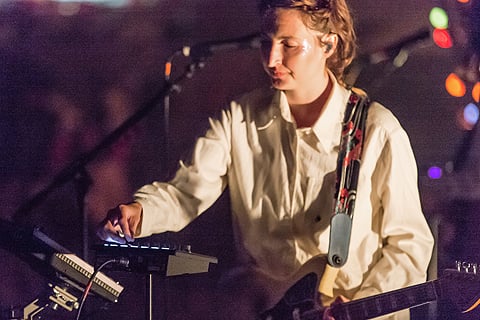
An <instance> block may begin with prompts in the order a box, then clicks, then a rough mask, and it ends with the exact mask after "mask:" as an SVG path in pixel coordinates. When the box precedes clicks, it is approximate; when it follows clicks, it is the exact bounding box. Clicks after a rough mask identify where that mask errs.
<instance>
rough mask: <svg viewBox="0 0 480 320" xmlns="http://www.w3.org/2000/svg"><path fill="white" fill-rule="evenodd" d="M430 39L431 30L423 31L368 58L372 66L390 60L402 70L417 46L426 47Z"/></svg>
mask: <svg viewBox="0 0 480 320" xmlns="http://www.w3.org/2000/svg"><path fill="white" fill-rule="evenodd" d="M429 39H431V36H430V30H428V29H423V30H420V31H418V32H416V33H414V34H411V35H410V36H408V37H406V38H404V39H402V40H400V41H398V42H397V43H395V44H393V45H391V46H389V47H387V48H384V49H382V50H379V51H376V52H373V53H371V54H369V55H367V56H366V58H367V60H368V62H369V63H370V64H372V65H374V64H378V63H381V62H384V61H387V60H390V61H392V62H393V64H394V66H395V67H397V68H400V67H402V66H403V65H404V64H405V62H406V61H407V59H408V56H409V53H410V51H412V50H413V49H415V48H416V47H417V46H420V45H425V42H426V41H427V40H429Z"/></svg>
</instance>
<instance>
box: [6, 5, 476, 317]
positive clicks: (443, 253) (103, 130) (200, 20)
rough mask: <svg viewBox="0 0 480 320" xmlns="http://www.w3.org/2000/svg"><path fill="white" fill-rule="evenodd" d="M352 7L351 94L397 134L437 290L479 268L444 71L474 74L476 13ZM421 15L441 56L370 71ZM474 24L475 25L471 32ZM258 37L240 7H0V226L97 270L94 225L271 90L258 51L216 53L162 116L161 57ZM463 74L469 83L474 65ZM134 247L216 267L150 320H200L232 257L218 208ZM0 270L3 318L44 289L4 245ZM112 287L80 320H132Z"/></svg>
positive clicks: (130, 308) (224, 201)
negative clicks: (215, 118)
mask: <svg viewBox="0 0 480 320" xmlns="http://www.w3.org/2000/svg"><path fill="white" fill-rule="evenodd" d="M350 5H351V7H352V9H353V14H354V18H355V21H356V26H357V33H358V36H359V49H360V58H359V59H358V60H357V61H356V62H355V69H353V71H352V73H351V74H350V78H349V79H350V83H351V84H355V85H357V86H359V87H361V88H364V89H365V90H367V92H368V93H369V94H370V96H371V97H372V98H373V99H376V100H378V101H380V102H381V103H383V104H384V105H386V106H387V107H389V108H390V109H391V110H392V111H393V112H394V113H395V115H396V116H397V117H398V118H399V119H400V121H401V123H402V124H403V126H404V127H405V129H406V131H407V132H408V134H409V136H410V139H411V142H412V146H413V149H414V152H415V155H416V157H417V162H418V167H419V186H420V191H421V196H422V202H423V207H424V211H425V214H426V216H427V218H428V221H429V223H430V225H431V227H432V230H433V231H434V233H435V235H436V238H437V248H436V252H435V255H434V258H433V259H432V263H431V270H430V278H432V279H435V278H437V276H440V275H441V273H442V270H444V269H445V268H452V267H454V266H455V261H456V260H462V261H464V260H465V261H469V262H477V261H479V260H480V259H478V258H479V254H478V253H477V250H476V249H478V247H479V245H478V240H477V234H478V232H477V229H478V228H477V226H478V222H479V218H478V217H477V216H478V215H477V208H478V206H479V199H480V184H479V183H480V170H479V169H478V166H477V157H478V155H479V152H480V150H478V138H477V137H476V129H475V128H474V129H473V130H470V131H466V130H464V129H463V128H462V126H461V125H460V123H461V122H460V121H459V114H460V112H461V110H462V108H463V107H464V106H465V105H466V104H467V103H469V102H472V101H473V99H472V97H471V95H470V92H471V88H472V85H473V81H470V82H468V83H467V90H468V92H467V94H466V96H465V97H463V98H454V97H451V96H449V95H448V94H447V92H446V91H445V88H444V80H445V78H446V76H447V75H448V74H449V73H450V72H453V71H458V72H460V73H461V74H466V72H467V71H470V72H471V70H472V69H471V68H467V67H465V61H466V60H469V59H471V58H472V57H473V56H474V52H475V50H477V52H478V39H474V36H472V35H471V34H476V35H477V36H476V37H477V38H478V33H479V32H478V30H477V29H475V28H478V25H480V23H479V22H478V12H479V10H478V1H477V2H473V3H471V4H469V5H460V4H458V3H456V2H455V1H453V0H450V1H426V0H422V1H418V0H408V1H394V0H388V1H387V0H384V1H373V0H367V1H353V0H351V1H350ZM474 5H476V6H477V8H473V6H474ZM434 6H442V7H444V8H446V9H447V11H448V12H449V14H450V16H451V21H450V29H451V32H452V35H453V36H454V44H455V45H454V46H453V47H452V48H450V49H441V48H439V47H437V46H435V45H434V44H433V42H432V40H431V38H430V37H426V38H423V40H422V41H419V42H408V49H409V51H408V59H407V61H406V62H405V64H404V65H402V66H401V67H394V66H393V64H392V61H393V58H394V56H395V54H394V55H391V56H388V57H387V58H385V59H383V60H382V61H381V62H379V63H372V62H371V61H370V60H371V59H372V58H374V57H377V56H378V54H379V53H382V52H389V51H388V50H387V49H388V48H394V49H395V48H396V49H398V48H399V44H401V43H403V42H405V40H406V39H409V38H410V37H412V36H417V35H422V34H425V32H427V35H428V33H429V32H431V31H432V28H431V26H430V24H429V21H428V14H429V11H430V10H431V8H432V7H434ZM474 13H476V15H477V20H475V21H476V22H474V23H473V24H471V25H468V23H469V21H470V20H469V19H471V16H473V15H474ZM258 26H259V20H258V16H257V12H256V2H255V1H253V0H236V1H233V0H230V1H219V0H208V1H205V0H185V1H171V0H157V1H153V0H151V1H148V0H143V1H140V0H139V1H129V2H127V3H126V5H125V6H118V7H111V6H105V5H93V4H87V3H83V4H79V3H62V2H59V3H56V2H50V1H0V66H1V69H0V70H1V72H0V108H1V109H0V112H1V113H0V114H1V116H0V152H1V155H0V201H1V202H0V203H1V204H2V212H1V214H0V217H1V218H2V219H4V220H7V221H15V223H18V225H23V224H27V225H34V226H38V227H40V228H41V229H42V230H43V231H44V232H45V233H46V234H48V235H49V236H50V237H51V238H52V239H54V240H55V241H57V242H58V243H60V244H61V245H63V246H65V247H67V248H68V249H70V250H72V251H73V252H75V253H76V254H77V255H79V256H81V257H84V258H85V260H87V261H88V262H89V263H91V264H94V263H95V259H94V256H95V252H93V251H92V250H88V249H89V248H90V246H91V245H93V244H95V243H97V242H98V240H97V239H96V237H95V235H94V231H93V230H94V227H95V226H96V225H97V224H98V222H99V221H100V220H101V219H102V218H103V217H104V215H105V213H106V211H107V210H108V209H109V208H111V207H113V206H115V205H116V204H118V203H120V202H125V201H129V200H130V199H131V194H132V192H133V191H134V190H135V189H137V188H138V187H140V186H141V185H143V184H145V183H148V182H151V181H152V180H154V179H159V180H161V179H165V178H167V177H170V176H171V174H172V172H173V170H174V169H175V168H176V166H177V159H181V158H183V157H185V156H186V155H187V153H188V150H189V148H190V147H191V146H192V144H193V142H194V138H195V137H196V136H198V135H199V134H201V133H202V132H203V129H204V128H205V126H206V119H207V117H208V116H209V115H211V114H214V113H215V112H216V111H217V110H219V108H220V107H221V106H223V104H224V103H226V102H227V101H228V100H229V99H230V98H231V97H233V96H235V95H237V94H240V93H242V92H244V91H246V90H249V89H252V88H254V87H257V86H258V85H263V84H266V83H268V81H267V79H266V77H265V75H264V74H263V71H262V68H261V65H260V60H259V55H258V53H257V52H256V51H255V50H244V51H237V52H234V51H232V52H221V53H219V54H217V55H215V56H213V57H210V58H208V59H207V60H206V61H205V66H204V67H203V68H201V69H199V70H196V71H195V72H194V73H193V77H192V78H191V79H186V80H185V81H182V82H181V83H180V86H181V90H180V92H176V93H173V94H172V95H171V96H170V99H169V103H168V106H169V109H168V110H169V112H168V113H167V112H166V111H165V106H166V104H164V103H163V101H162V99H158V100H157V99H154V97H155V96H157V95H159V94H160V95H161V94H162V92H164V91H163V86H164V76H163V74H164V64H165V61H166V59H167V58H168V57H170V56H171V55H172V54H173V53H174V52H175V51H176V50H178V49H180V48H181V47H182V46H183V45H192V44H195V43H200V42H203V41H209V40H223V39H229V38H236V37H239V36H243V35H246V34H250V33H253V32H256V31H258V29H259V27H258ZM475 41H477V42H476V45H477V47H475ZM404 48H407V47H404ZM394 51H395V50H394ZM395 52H396V51H395ZM173 62H174V63H173V73H172V78H176V77H178V76H180V75H181V74H182V73H183V72H184V70H186V68H187V66H188V64H189V63H190V62H191V60H190V59H188V58H185V57H180V56H177V57H175V58H174V60H173ZM473 73H474V79H476V80H474V81H478V60H477V68H476V69H475V68H473ZM475 77H477V78H475ZM152 101H153V102H154V103H152ZM150 105H153V106H155V107H154V108H151V111H150V112H149V113H148V117H147V118H142V119H141V120H140V121H139V122H138V123H137V124H136V125H135V126H134V127H132V128H131V129H130V130H129V131H128V132H126V133H125V134H123V135H122V136H121V139H119V140H118V141H117V142H116V143H115V144H114V145H113V146H112V147H110V148H108V149H106V150H103V152H101V153H99V154H98V155H97V154H95V156H93V155H92V154H91V152H90V151H91V150H93V148H94V147H95V146H97V145H98V144H99V142H100V141H102V140H103V139H104V138H105V137H106V136H107V135H108V134H109V133H110V132H112V131H113V130H114V129H115V128H117V127H118V126H119V125H120V124H121V123H122V122H123V121H124V120H125V119H127V118H128V117H129V116H131V115H133V114H134V113H135V112H136V111H137V110H140V109H143V108H145V107H146V106H150ZM477 105H478V103H477ZM82 154H83V155H84V154H88V155H91V156H92V157H91V158H92V161H87V162H88V164H87V166H86V172H87V173H88V174H86V175H85V174H83V175H82V174H80V173H81V172H77V171H76V170H74V171H73V172H72V173H75V174H71V175H66V178H65V179H63V180H62V181H61V183H58V184H55V185H54V187H53V188H50V189H49V191H48V193H47V194H46V196H45V197H43V198H41V201H39V202H38V203H35V204H34V205H31V206H28V205H30V204H32V202H31V199H32V197H34V196H36V195H38V193H39V192H40V191H42V190H45V188H46V187H47V186H52V182H53V181H58V179H57V180H55V178H58V174H59V172H65V171H62V170H63V169H64V168H68V167H72V163H74V161H75V160H77V159H79V156H80V155H82ZM434 165H435V166H439V167H441V168H442V169H444V176H443V177H442V179H438V180H431V179H430V178H428V176H427V170H428V168H429V167H431V166H434ZM74 178H75V179H74ZM85 178H88V179H90V180H91V184H89V185H87V186H88V189H87V191H88V192H87V194H86V197H85V198H84V197H82V196H81V195H82V193H81V192H79V186H80V190H81V188H82V187H84V186H85V183H84V181H85V180H84V179H85ZM88 179H87V180H88ZM79 195H80V197H79ZM78 198H80V199H81V200H80V201H79V199H78ZM79 204H81V205H79ZM25 205H27V206H25ZM82 206H84V208H82ZM83 224H85V227H82V225H83ZM0 231H1V230H0ZM145 241H149V242H150V243H173V244H179V245H186V244H190V245H192V251H193V252H196V253H201V254H205V255H209V256H214V257H217V258H218V259H219V263H218V265H217V266H216V267H215V268H214V270H212V272H210V273H209V274H206V275H205V274H203V275H193V276H186V277H176V278H169V279H160V278H155V280H154V281H155V292H154V297H155V304H156V306H155V313H156V318H157V319H163V318H165V319H167V318H168V319H175V318H178V319H182V318H188V316H186V315H185V314H188V313H189V312H192V310H194V311H193V312H197V314H198V315H199V316H198V318H199V319H201V318H202V317H201V316H200V315H201V310H202V303H203V301H204V300H203V299H204V298H203V297H204V296H205V295H208V291H209V290H208V288H209V286H210V285H211V283H212V282H213V281H214V280H215V279H216V277H218V275H219V274H221V273H222V271H223V270H225V269H226V268H227V267H228V266H229V265H230V264H231V262H232V258H233V254H232V252H233V247H232V244H231V230H230V217H229V210H228V197H226V196H224V197H222V198H221V199H220V200H219V201H218V202H217V203H216V204H215V206H214V207H213V208H212V209H210V210H209V211H207V212H206V213H205V214H204V215H202V216H201V217H200V218H199V219H198V220H197V221H195V222H194V223H193V224H192V225H191V226H189V227H187V228H186V229H185V230H183V231H181V232H179V233H166V234H162V235H157V236H154V237H152V238H151V239H146V240H145ZM7 242H8V241H7ZM85 248H87V249H85ZM0 261H2V263H1V267H0V276H1V280H2V282H1V283H2V285H1V286H0V306H1V307H3V308H4V309H10V308H14V307H22V306H25V305H27V304H29V303H30V302H31V301H33V300H34V299H35V298H36V297H38V296H41V295H43V291H44V290H45V288H46V287H47V284H48V282H49V281H50V279H47V278H45V277H44V276H42V275H39V274H38V272H37V270H35V269H36V268H35V265H33V266H32V265H29V264H27V263H25V262H24V260H22V259H21V258H19V256H18V254H16V252H15V248H14V247H12V245H11V244H10V243H4V244H3V247H2V248H0ZM111 276H112V277H113V278H114V279H115V280H118V281H120V283H121V284H122V285H124V286H125V292H124V293H123V294H122V296H121V298H120V301H119V302H118V303H117V304H115V305H113V306H110V309H109V312H110V315H108V316H107V315H106V313H105V312H104V311H97V310H100V309H99V307H98V306H97V305H96V304H101V301H95V300H94V299H92V301H91V302H90V303H91V305H90V306H89V308H90V311H92V312H94V314H93V315H92V316H91V318H95V317H97V318H99V319H106V318H108V319H109V318H116V319H131V320H134V319H144V318H145V317H144V314H145V313H144V309H145V301H144V297H145V284H146V280H145V276H144V275H142V274H131V273H124V272H119V273H118V272H117V273H112V274H111ZM475 284H476V283H473V285H475ZM97 307H98V308H97ZM425 312H433V311H428V310H427V311H425ZM443 312H444V313H446V312H445V311H443ZM52 317H53V318H56V317H60V313H57V314H55V315H54V316H52ZM65 317H66V318H67V319H71V318H72V314H71V313H70V314H67V315H66V316H65ZM422 317H423V318H426V316H425V315H423V316H422ZM451 317H453V316H452V315H449V318H451ZM471 317H475V315H473V316H471ZM461 318H462V319H467V318H469V317H467V316H464V317H461Z"/></svg>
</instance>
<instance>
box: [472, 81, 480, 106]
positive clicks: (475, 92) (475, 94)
mask: <svg viewBox="0 0 480 320" xmlns="http://www.w3.org/2000/svg"><path fill="white" fill-rule="evenodd" d="M472 98H473V100H474V101H475V102H476V103H480V82H477V83H475V85H474V86H473V89H472Z"/></svg>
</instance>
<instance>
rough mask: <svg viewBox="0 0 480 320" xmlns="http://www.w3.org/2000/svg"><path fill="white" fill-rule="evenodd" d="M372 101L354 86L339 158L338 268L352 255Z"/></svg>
mask: <svg viewBox="0 0 480 320" xmlns="http://www.w3.org/2000/svg"><path fill="white" fill-rule="evenodd" d="M369 105H370V101H369V99H368V96H367V95H366V93H365V92H363V91H361V90H359V89H356V88H353V89H352V93H351V95H350V98H349V101H348V103H347V106H346V110H345V117H344V120H343V124H342V126H343V127H342V135H341V140H340V150H339V153H338V160H337V182H336V190H335V198H336V199H335V200H336V202H335V208H334V214H333V216H332V219H331V221H330V227H331V229H330V244H329V249H328V263H329V264H330V265H331V266H333V267H337V268H338V267H341V266H343V265H344V264H345V262H346V260H347V257H348V247H349V243H350V233H351V227H352V219H353V212H354V209H355V200H356V196H357V184H358V174H359V171H360V163H361V156H362V148H363V140H364V137H365V122H366V118H367V112H368V107H369Z"/></svg>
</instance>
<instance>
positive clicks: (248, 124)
mask: <svg viewBox="0 0 480 320" xmlns="http://www.w3.org/2000/svg"><path fill="white" fill-rule="evenodd" d="M260 13H261V17H262V32H263V41H262V50H261V51H262V57H263V64H264V67H265V71H266V72H267V73H268V75H269V76H270V77H271V79H272V87H271V88H260V89H258V90H255V91H253V92H250V93H247V94H245V95H243V96H242V97H240V98H239V99H237V100H235V101H232V102H231V104H230V106H229V107H228V108H226V109H225V110H224V111H223V112H222V114H221V116H220V117H219V118H218V119H211V121H210V125H211V126H210V129H209V130H208V131H207V133H206V134H205V136H203V137H201V138H199V139H198V141H197V144H196V146H195V149H194V152H193V157H192V160H191V163H189V164H185V163H181V165H180V168H179V170H178V171H177V174H176V176H175V178H174V179H172V180H171V181H169V182H154V183H152V184H149V185H146V186H144V187H142V188H141V189H140V190H138V192H137V193H136V194H135V198H134V202H132V203H129V204H125V205H120V206H118V207H117V208H115V209H113V210H111V211H109V213H108V215H107V218H106V219H105V221H104V223H103V224H102V226H101V228H100V229H99V236H100V237H101V238H102V239H104V240H110V241H118V242H123V241H125V240H124V238H122V237H120V236H119V233H121V234H122V235H123V234H124V236H125V238H126V240H128V241H131V240H133V239H134V238H135V237H144V236H149V235H151V234H153V233H160V232H164V231H176V230H180V229H182V228H184V227H185V226H186V225H187V224H188V223H190V222H191V221H192V220H193V219H195V218H196V217H197V216H198V215H199V214H201V213H202V212H204V211H205V210H206V209H207V208H208V207H209V206H211V205H212V204H213V203H214V201H215V200H216V199H217V198H218V197H219V196H220V195H221V193H222V192H223V190H225V188H226V186H227V185H228V187H229V190H230V198H231V206H232V214H233V223H234V230H235V231H236V232H235V240H236V245H237V247H238V248H239V252H240V254H239V265H240V266H241V269H239V270H242V271H241V272H238V270H236V271H235V272H232V274H231V277H230V278H229V281H228V283H229V284H231V283H233V281H232V279H237V280H238V279H245V278H244V277H245V274H247V273H246V272H245V270H249V271H254V272H253V273H252V272H251V273H250V274H256V275H259V274H261V275H268V277H269V278H270V279H272V282H266V283H265V282H262V283H263V284H264V285H265V284H266V286H267V287H270V288H268V289H266V291H265V290H264V289H260V286H258V283H259V281H257V280H256V278H257V277H255V279H253V278H250V277H247V278H248V279H249V280H242V281H237V282H236V283H237V284H236V285H234V287H233V288H235V289H234V290H230V292H232V291H234V292H236V294H235V297H234V299H232V301H236V303H234V304H235V305H248V304H251V308H250V309H248V310H244V312H245V313H248V312H252V313H254V314H255V313H256V314H258V313H259V312H261V311H262V310H264V309H265V308H268V307H271V306H272V303H274V300H265V299H266V298H265V299H264V298H261V297H263V296H264V294H265V292H267V293H271V292H270V291H272V290H274V289H272V286H270V285H269V284H272V283H274V281H278V282H279V283H282V282H284V280H286V279H291V278H292V275H294V274H296V273H297V272H299V270H301V267H302V265H304V264H305V263H306V262H307V261H309V260H311V259H312V258H313V257H316V256H318V255H322V254H326V253H327V251H328V245H329V234H330V218H331V216H332V212H333V207H334V192H335V180H336V165H337V158H338V150H339V142H340V135H341V128H342V120H343V116H344V113H345V106H346V104H347V102H348V100H349V97H350V93H351V91H350V90H349V89H347V87H346V85H345V83H344V70H345V68H346V67H347V66H348V64H349V63H350V62H351V61H352V59H353V58H354V52H355V43H354V41H355V34H354V31H353V24H352V19H351V16H350V13H349V10H348V8H347V5H346V3H345V1H344V0H331V1H327V0H319V1H313V0H298V1H296V0H262V1H261V3H260ZM363 149H364V151H363V155H362V164H361V168H360V176H359V182H358V190H357V198H356V208H355V217H354V219H353V227H352V233H351V241H350V248H349V257H348V261H347V262H346V264H345V265H344V266H343V267H341V268H340V269H339V270H338V274H337V276H336V278H335V279H334V283H333V293H334V297H342V299H343V300H350V299H357V298H361V297H365V296H370V295H374V294H378V293H382V292H385V291H389V290H392V289H397V288H400V287H404V286H409V285H413V284H416V283H419V282H423V281H424V280H425V278H426V269H427V266H428V264H429V261H430V256H431V251H432V247H433V238H432V235H431V232H430V230H429V227H428V224H427V223H426V220H425V218H424V216H423V213H422V210H421V206H420V201H419V195H418V188H417V172H416V164H415V159H414V157H413V152H412V150H411V146H410V143H409V140H408V137H407V135H406V133H405V131H404V130H403V129H402V127H401V126H400V124H399V123H398V121H397V120H396V118H395V117H394V116H393V115H392V114H391V113H390V112H389V111H388V110H387V109H386V108H384V107H383V106H381V105H380V104H378V103H372V104H371V106H370V107H369V114H368V118H367V124H366V135H365V142H364V146H363ZM345 236H347V235H345ZM320 271H322V270H320ZM260 282H261V281H260ZM275 283H276V282H275ZM227 287H229V286H227ZM229 288H230V289H232V287H231V286H230V287H229ZM283 291H284V290H283ZM241 292H243V293H245V294H244V295H242V294H241ZM241 297H245V298H241ZM334 297H330V298H334ZM277 298H278V296H277ZM322 300H323V301H324V302H325V303H326V304H328V303H330V302H331V301H332V299H329V297H325V296H322ZM230 305H232V304H230ZM245 313H244V314H243V315H240V319H247V318H248V317H247V316H246V315H245ZM235 314H237V315H238V314H239V312H236V313H233V315H235ZM231 316H232V315H229V316H228V318H231ZM395 316H396V317H398V318H400V317H402V319H406V318H408V310H407V311H406V312H403V313H400V314H397V315H392V318H393V317H395ZM328 317H329V313H328V312H327V313H325V318H328Z"/></svg>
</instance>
